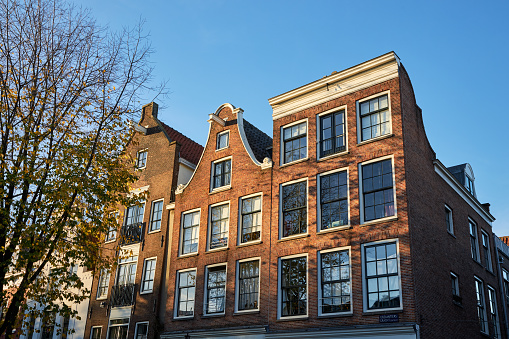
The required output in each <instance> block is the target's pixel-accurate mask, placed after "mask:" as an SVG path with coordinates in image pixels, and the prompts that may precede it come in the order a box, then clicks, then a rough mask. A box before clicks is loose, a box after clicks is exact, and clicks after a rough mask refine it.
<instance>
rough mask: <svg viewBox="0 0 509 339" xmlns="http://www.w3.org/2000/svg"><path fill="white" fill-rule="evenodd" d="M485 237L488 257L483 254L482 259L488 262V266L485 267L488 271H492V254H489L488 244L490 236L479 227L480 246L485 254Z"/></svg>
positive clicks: (489, 245)
mask: <svg viewBox="0 0 509 339" xmlns="http://www.w3.org/2000/svg"><path fill="white" fill-rule="evenodd" d="M485 238H486V241H487V242H488V247H487V249H488V258H486V255H484V260H485V261H486V263H488V266H489V267H486V266H485V268H486V270H488V272H491V273H493V256H492V255H491V244H490V236H489V235H488V232H486V231H485V230H483V229H482V227H481V247H482V248H483V254H485V248H486V247H485V246H484V239H485Z"/></svg>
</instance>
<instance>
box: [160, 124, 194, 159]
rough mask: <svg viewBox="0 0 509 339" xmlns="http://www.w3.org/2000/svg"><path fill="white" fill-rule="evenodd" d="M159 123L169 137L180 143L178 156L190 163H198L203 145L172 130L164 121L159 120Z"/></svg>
mask: <svg viewBox="0 0 509 339" xmlns="http://www.w3.org/2000/svg"><path fill="white" fill-rule="evenodd" d="M161 124H162V125H163V127H164V129H165V130H166V133H168V136H169V137H170V139H171V140H172V141H176V142H178V143H179V144H181V145H182V147H181V148H180V156H181V157H182V158H184V159H186V160H187V161H189V162H190V163H192V164H195V165H198V161H200V157H201V154H202V153H203V146H202V145H200V144H198V143H197V142H195V141H193V140H191V139H189V138H188V137H186V136H185V135H184V134H182V133H180V132H179V131H176V130H174V129H173V128H171V127H170V126H168V125H166V124H165V123H164V122H161Z"/></svg>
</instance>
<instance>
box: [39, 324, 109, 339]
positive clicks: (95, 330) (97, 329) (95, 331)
mask: <svg viewBox="0 0 509 339" xmlns="http://www.w3.org/2000/svg"><path fill="white" fill-rule="evenodd" d="M101 332H102V326H92V330H91V331H90V339H101ZM30 339H31V338H30Z"/></svg>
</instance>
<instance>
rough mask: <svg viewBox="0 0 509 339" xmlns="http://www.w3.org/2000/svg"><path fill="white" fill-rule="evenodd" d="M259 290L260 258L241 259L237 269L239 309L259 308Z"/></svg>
mask: <svg viewBox="0 0 509 339" xmlns="http://www.w3.org/2000/svg"><path fill="white" fill-rule="evenodd" d="M259 290H260V260H258V259H256V260H247V261H240V262H239V263H238V271H237V310H238V311H248V310H257V309H258V304H259V298H258V296H259Z"/></svg>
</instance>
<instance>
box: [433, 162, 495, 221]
mask: <svg viewBox="0 0 509 339" xmlns="http://www.w3.org/2000/svg"><path fill="white" fill-rule="evenodd" d="M433 164H434V165H435V166H434V167H435V172H436V173H437V174H438V175H439V176H440V177H441V178H442V179H444V181H445V182H446V183H447V184H449V186H451V188H452V189H453V190H454V191H456V193H458V195H459V196H460V197H462V198H463V200H465V202H466V203H467V204H469V205H470V207H472V208H473V209H474V211H476V212H477V214H479V215H480V216H481V217H482V218H483V219H484V221H486V222H487V223H488V224H489V225H490V226H492V223H493V221H495V217H493V216H492V215H491V214H490V213H488V211H486V210H485V209H484V207H482V205H481V203H479V201H477V199H475V198H474V197H473V196H472V195H471V194H470V193H469V192H468V191H467V189H466V188H465V187H464V186H463V185H461V184H460V183H459V182H458V180H456V178H455V177H454V176H453V175H452V174H451V172H449V170H447V168H446V167H445V166H444V164H442V163H441V162H440V160H438V159H436V160H433Z"/></svg>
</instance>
